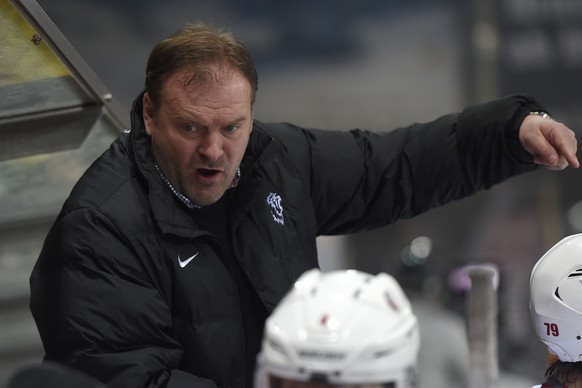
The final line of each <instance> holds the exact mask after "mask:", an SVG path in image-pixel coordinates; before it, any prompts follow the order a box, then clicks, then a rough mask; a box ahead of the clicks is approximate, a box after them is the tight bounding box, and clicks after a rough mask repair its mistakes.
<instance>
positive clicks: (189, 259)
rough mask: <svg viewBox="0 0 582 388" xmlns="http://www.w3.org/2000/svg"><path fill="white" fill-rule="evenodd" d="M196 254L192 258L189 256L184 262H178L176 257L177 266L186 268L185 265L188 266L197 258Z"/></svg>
mask: <svg viewBox="0 0 582 388" xmlns="http://www.w3.org/2000/svg"><path fill="white" fill-rule="evenodd" d="M198 253H200V252H198ZM198 253H197V254H195V255H194V256H190V257H189V258H187V259H186V260H184V261H182V260H180V255H178V264H180V267H182V268H184V267H185V266H187V265H188V263H190V262H191V261H192V260H194V258H195V257H196V256H198Z"/></svg>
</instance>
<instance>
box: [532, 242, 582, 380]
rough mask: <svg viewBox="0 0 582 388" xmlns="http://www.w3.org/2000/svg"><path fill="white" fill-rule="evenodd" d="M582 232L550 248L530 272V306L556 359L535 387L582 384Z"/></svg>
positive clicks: (541, 337) (539, 333) (538, 330)
mask: <svg viewBox="0 0 582 388" xmlns="http://www.w3.org/2000/svg"><path fill="white" fill-rule="evenodd" d="M581 274H582V234H575V235H572V236H568V237H566V238H564V239H562V240H561V241H559V242H558V243H557V244H556V245H554V246H553V247H552V248H550V249H549V250H548V251H547V252H546V253H545V254H544V255H543V256H542V258H541V259H540V260H539V261H538V262H537V263H536V265H535V266H534V268H533V269H532V272H531V278H530V294H529V298H530V299H529V301H530V302H529V306H530V312H531V318H532V322H533V325H534V329H535V331H536V335H537V337H538V338H539V340H540V341H542V342H543V343H544V344H545V345H547V347H548V350H549V352H550V354H551V355H552V356H553V357H555V359H554V361H553V362H552V363H551V364H550V365H549V366H548V368H547V369H546V378H547V380H546V381H545V382H544V383H543V384H542V385H537V386H536V387H534V388H540V387H541V388H566V387H568V388H580V387H582V329H581V328H582V300H581V298H580V293H581V292H582V286H581V284H580V276H581Z"/></svg>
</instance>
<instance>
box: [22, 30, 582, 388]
mask: <svg viewBox="0 0 582 388" xmlns="http://www.w3.org/2000/svg"><path fill="white" fill-rule="evenodd" d="M256 90H257V76H256V71H255V69H254V66H253V64H252V60H251V58H250V56H249V54H248V53H247V51H246V50H245V48H244V46H242V45H241V44H240V43H239V42H238V41H237V40H236V39H234V38H232V36H230V35H229V34H223V33H218V32H216V31H214V30H213V29H211V28H209V27H206V26H203V25H194V26H189V27H187V28H184V29H182V30H181V31H179V32H178V33H177V34H176V35H174V36H173V37H170V38H169V39H167V40H165V41H163V42H161V43H160V44H158V45H157V46H156V47H155V48H154V50H153V51H152V54H151V56H150V59H149V61H148V68H147V77H146V93H144V94H143V95H142V96H140V97H139V98H138V99H136V102H135V105H134V108H133V112H132V128H131V131H128V132H127V133H125V134H123V135H121V136H120V137H119V139H118V140H117V141H115V142H114V143H113V144H112V146H111V148H110V149H109V150H108V151H106V152H105V153H104V154H103V156H102V157H100V158H99V159H98V160H97V161H96V162H95V163H94V164H93V165H92V166H91V167H90V168H89V169H88V171H87V172H86V173H85V174H84V175H83V177H82V178H81V179H80V181H79V182H78V184H77V185H76V186H75V188H74V189H73V191H72V193H71V195H70V197H69V198H68V200H67V201H66V203H65V204H64V206H63V209H62V211H61V213H60V215H59V216H58V219H57V220H56V222H55V224H54V226H53V228H52V229H51V231H50V233H49V235H48V236H47V239H46V242H45V245H44V247H43V250H42V252H41V255H40V258H39V260H38V263H37V264H36V266H35V268H34V271H33V273H32V276H31V291H32V296H31V309H32V312H33V315H34V318H35V319H36V322H37V325H38V328H39V331H40V334H41V337H42V341H43V343H44V347H45V351H46V359H47V360H51V361H57V362H61V363H64V364H67V365H69V366H73V367H76V368H79V369H81V370H83V371H84V372H86V373H88V374H90V375H92V376H95V377H96V378H98V379H99V380H100V381H102V382H104V383H106V384H108V386H110V387H119V388H121V387H123V388H144V387H168V388H181V387H214V386H219V387H250V386H251V384H252V377H253V376H252V372H253V368H254V363H255V355H256V354H257V352H258V350H259V345H260V340H261V334H262V327H263V322H264V319H265V317H266V316H267V315H268V314H269V313H270V312H271V311H272V309H273V307H274V306H275V305H276V304H277V302H278V301H279V299H280V298H281V297H282V295H283V294H284V293H285V292H286V291H287V290H288V289H289V287H290V286H291V284H292V282H293V281H294V280H295V279H296V278H297V277H298V275H300V274H301V273H302V272H304V271H305V270H307V269H309V268H312V267H315V266H317V265H318V263H317V250H316V242H315V238H316V236H318V235H325V234H328V235H330V234H343V233H350V232H355V231H361V230H365V229H371V228H375V227H379V226H382V225H387V224H390V223H391V222H393V221H395V220H397V219H399V218H403V217H412V216H414V215H416V214H419V213H422V212H423V211H426V210H428V209H430V208H433V207H435V206H439V205H442V204H445V203H447V202H450V201H452V200H455V199H459V198H462V197H465V196H467V195H470V194H472V193H475V192H476V191H478V190H482V189H485V188H488V187H490V186H491V185H493V184H495V183H498V182H501V181H503V180H505V179H507V178H509V177H512V176H514V175H517V174H520V173H522V172H525V171H529V170H532V169H534V168H535V163H534V162H537V163H542V164H546V165H547V166H548V167H550V168H558V169H561V168H565V167H566V166H567V165H570V166H573V167H578V160H577V159H576V155H575V153H576V140H575V138H574V135H573V132H572V131H571V130H570V129H568V128H567V127H566V126H564V125H563V124H561V123H558V122H555V121H553V120H551V119H549V118H545V117H542V115H543V113H541V111H542V110H543V109H542V107H541V106H539V105H538V104H537V103H536V102H535V101H534V100H532V99H530V98H528V97H523V96H514V97H508V98H504V99H500V100H497V101H493V102H490V103H487V104H483V105H479V106H474V107H469V108H467V109H465V110H464V111H463V112H462V113H459V114H450V115H447V116H443V117H441V118H439V119H438V120H436V121H434V122H431V123H428V124H422V125H421V124H417V125H412V126H410V127H407V128H402V129H397V130H393V131H390V132H386V133H382V134H375V133H369V132H365V131H360V130H354V131H343V132H340V131H321V130H310V129H304V128H298V127H296V126H293V125H291V124H284V123H279V124H265V123H261V122H259V121H256V120H254V118H253V110H252V106H253V102H254V96H255V93H256ZM532 112H537V113H535V114H531V113H532ZM552 157H553V159H552Z"/></svg>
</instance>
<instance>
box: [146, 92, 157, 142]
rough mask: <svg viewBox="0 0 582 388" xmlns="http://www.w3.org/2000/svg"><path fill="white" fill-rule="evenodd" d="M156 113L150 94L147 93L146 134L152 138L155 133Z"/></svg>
mask: <svg viewBox="0 0 582 388" xmlns="http://www.w3.org/2000/svg"><path fill="white" fill-rule="evenodd" d="M154 112H155V107H154V103H153V101H152V99H151V98H150V96H149V94H148V93H147V92H145V93H144V95H143V122H144V124H145V130H146V133H147V134H148V135H150V136H152V134H153V132H154V121H155V119H154V117H155V115H154Z"/></svg>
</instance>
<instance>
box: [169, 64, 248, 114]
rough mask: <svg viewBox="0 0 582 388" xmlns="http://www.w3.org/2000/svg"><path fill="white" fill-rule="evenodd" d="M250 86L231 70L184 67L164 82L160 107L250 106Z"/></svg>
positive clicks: (228, 68) (210, 67)
mask: <svg viewBox="0 0 582 388" xmlns="http://www.w3.org/2000/svg"><path fill="white" fill-rule="evenodd" d="M251 89H252V88H251V84H250V82H249V81H248V79H247V78H246V77H245V76H244V75H243V73H242V72H241V71H240V70H238V69H236V68H232V67H226V66H217V65H212V66H207V67H204V68H189V67H183V68H181V69H179V70H177V71H175V72H174V73H173V74H171V75H170V76H169V77H168V79H166V81H165V82H164V84H163V86H162V90H161V97H162V101H161V102H162V104H163V102H164V101H166V102H174V100H176V99H178V100H184V99H186V100H190V101H191V102H193V101H206V102H211V101H212V100H213V99H216V100H217V101H216V102H222V103H233V104H251V105H252V90H251Z"/></svg>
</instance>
